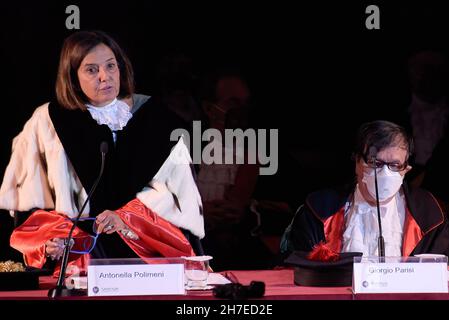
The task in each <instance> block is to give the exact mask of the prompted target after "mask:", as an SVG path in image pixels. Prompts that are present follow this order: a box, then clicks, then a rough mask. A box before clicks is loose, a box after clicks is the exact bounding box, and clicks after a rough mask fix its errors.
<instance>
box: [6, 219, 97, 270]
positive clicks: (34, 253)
mask: <svg viewBox="0 0 449 320" xmlns="http://www.w3.org/2000/svg"><path fill="white" fill-rule="evenodd" d="M71 227H72V222H71V221H70V220H69V219H68V218H67V216H65V215H62V214H60V213H57V212H56V211H44V210H37V211H35V212H33V213H32V214H31V216H30V217H28V219H27V220H26V221H25V222H24V223H23V224H22V225H20V226H19V227H17V228H16V229H15V230H14V231H13V233H12V234H11V238H10V245H11V247H13V248H15V249H16V250H18V251H20V252H21V253H22V254H23V255H24V261H25V264H26V265H27V266H32V267H35V268H42V267H43V266H44V264H45V262H46V260H47V257H46V255H45V242H47V241H48V240H50V239H53V238H65V237H67V235H68V234H69V231H70V228H71ZM73 238H74V240H75V244H74V246H73V248H74V249H75V250H83V247H82V245H81V244H82V243H84V242H85V241H91V238H90V237H89V235H88V234H87V233H86V232H84V231H82V230H81V229H79V228H75V230H74V231H73ZM80 257H81V258H82V256H80V255H79V254H70V255H69V263H68V266H69V273H68V275H70V274H72V273H77V272H76V271H86V270H87V260H86V259H87V258H86V257H84V258H82V259H80ZM73 266H76V267H77V268H78V269H76V268H72V267H73ZM70 270H72V271H73V272H70ZM58 272H59V267H57V268H56V270H55V275H57V273H58Z"/></svg>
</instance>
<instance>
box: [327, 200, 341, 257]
mask: <svg viewBox="0 0 449 320" xmlns="http://www.w3.org/2000/svg"><path fill="white" fill-rule="evenodd" d="M344 224H345V208H344V207H342V208H341V209H340V210H339V211H338V212H337V213H336V214H334V215H332V216H330V217H329V218H327V219H326V220H325V221H324V236H325V238H326V243H327V246H328V247H329V249H331V250H332V251H334V252H341V247H342V236H343V227H344Z"/></svg>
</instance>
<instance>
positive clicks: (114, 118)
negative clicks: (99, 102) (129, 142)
mask: <svg viewBox="0 0 449 320" xmlns="http://www.w3.org/2000/svg"><path fill="white" fill-rule="evenodd" d="M86 107H87V110H89V112H90V114H91V116H92V118H93V119H94V120H95V121H97V123H98V124H100V125H102V124H105V125H107V126H108V127H109V129H111V131H117V130H122V129H123V128H124V127H125V126H126V124H127V123H128V121H129V119H131V117H132V116H133V115H132V113H131V112H130V111H129V109H130V108H129V106H128V105H127V104H126V103H125V102H123V101H121V100H117V98H115V99H114V101H112V102H111V103H109V104H107V105H105V106H104V107H95V106H93V105H91V104H86Z"/></svg>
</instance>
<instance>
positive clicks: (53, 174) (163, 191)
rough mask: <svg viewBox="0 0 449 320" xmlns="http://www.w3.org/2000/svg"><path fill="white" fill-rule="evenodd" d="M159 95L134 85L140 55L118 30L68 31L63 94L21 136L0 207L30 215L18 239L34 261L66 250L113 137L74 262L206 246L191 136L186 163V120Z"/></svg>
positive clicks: (60, 80)
mask: <svg viewBox="0 0 449 320" xmlns="http://www.w3.org/2000/svg"><path fill="white" fill-rule="evenodd" d="M153 100H154V99H151V97H149V96H145V95H139V94H135V93H134V79H133V69H132V66H131V63H130V61H129V60H128V58H127V57H126V55H125V53H124V52H123V50H122V49H121V48H120V47H119V46H118V44H117V43H116V42H115V41H114V40H113V39H112V38H111V37H110V36H109V35H107V34H105V33H103V32H99V31H93V32H87V31H80V32H76V33H73V34H72V35H70V36H69V37H68V38H67V39H66V40H65V41H64V45H63V48H62V51H61V55H60V61H59V67H58V74H57V80H56V98H55V99H52V100H51V101H50V102H49V103H46V104H44V105H42V106H40V107H38V108H37V109H36V110H35V112H34V114H33V115H32V117H31V118H30V119H29V120H28V121H27V123H26V124H25V126H24V128H23V130H22V132H20V134H19V135H18V136H17V137H16V138H15V139H14V141H13V148H12V155H11V159H10V162H9V164H8V167H7V169H6V172H5V176H4V179H3V182H2V185H1V188H0V208H3V209H6V210H10V211H19V215H20V214H22V215H24V216H23V217H22V216H19V220H21V221H23V220H25V219H26V220H25V221H24V222H23V223H22V224H20V225H19V226H18V227H17V228H16V229H15V230H14V232H13V234H12V236H11V246H12V247H14V248H16V249H17V250H19V251H20V252H22V253H23V255H24V259H25V263H26V264H27V265H28V266H33V267H37V268H42V267H43V265H44V264H45V263H46V261H47V259H48V258H50V259H52V260H59V259H60V257H61V254H62V248H61V245H62V243H63V239H64V238H66V237H67V235H68V231H69V229H70V227H71V226H72V222H71V221H70V220H69V218H72V219H73V218H74V217H76V216H77V215H78V212H79V210H80V209H81V207H82V205H83V203H84V202H85V201H86V200H87V194H88V193H89V192H90V191H91V190H92V188H93V185H94V183H95V180H96V179H97V177H98V175H99V172H100V167H101V166H102V162H101V153H100V145H103V146H104V145H105V143H104V142H106V143H107V146H108V148H107V149H108V152H107V154H106V155H105V161H104V172H103V174H102V177H101V180H100V182H99V184H98V187H97V188H96V190H95V192H94V194H93V196H92V198H91V199H90V200H89V201H88V202H87V206H86V209H85V210H84V212H83V213H82V217H84V219H83V220H85V222H81V223H80V224H79V228H78V227H77V228H76V229H75V232H74V238H75V243H74V245H73V247H72V251H71V252H72V254H71V256H70V264H73V265H76V266H78V267H80V268H81V269H85V267H86V261H87V260H86V259H87V257H88V255H87V253H90V255H91V257H95V258H129V257H138V256H140V257H154V256H183V255H194V254H195V251H196V253H197V254H198V253H199V254H201V253H202V252H201V245H200V243H199V238H202V237H203V236H204V226H203V217H202V214H201V199H200V196H199V193H198V190H197V188H196V184H195V181H194V179H193V176H192V171H191V169H190V163H189V161H190V157H189V154H188V151H187V149H186V147H185V145H184V144H183V143H182V141H180V142H178V143H177V144H176V146H175V149H174V152H175V151H176V156H177V157H178V158H179V157H181V158H182V159H181V160H183V161H181V164H180V162H179V161H178V162H176V161H173V159H174V158H173V155H172V154H171V151H170V150H171V148H172V147H173V142H171V141H170V133H171V132H172V130H173V129H176V128H180V127H183V126H184V123H183V122H182V120H180V119H179V118H177V116H176V115H175V114H174V113H171V112H170V111H169V110H168V109H166V108H162V107H160V106H158V105H156V104H155V103H154V102H153ZM104 151H105V150H102V152H104ZM177 160H179V159H177ZM156 174H157V175H156ZM155 176H157V179H156V180H154V179H153V178H154V177H155ZM152 179H153V180H152ZM150 181H151V183H150ZM149 183H150V184H151V185H148V184H149ZM144 187H146V188H144ZM143 188H144V189H143ZM136 195H137V196H136ZM44 210H47V211H44ZM49 210H51V211H49ZM26 211H28V212H30V211H31V212H32V213H31V215H30V216H29V217H26V216H25V213H23V212H26ZM20 212H22V213H20ZM192 245H193V246H192Z"/></svg>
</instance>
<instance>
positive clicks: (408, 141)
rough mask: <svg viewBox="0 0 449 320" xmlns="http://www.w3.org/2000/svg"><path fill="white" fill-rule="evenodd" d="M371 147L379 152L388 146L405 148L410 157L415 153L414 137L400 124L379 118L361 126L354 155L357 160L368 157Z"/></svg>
mask: <svg viewBox="0 0 449 320" xmlns="http://www.w3.org/2000/svg"><path fill="white" fill-rule="evenodd" d="M370 147H375V148H376V150H377V152H380V151H382V150H384V149H385V148H388V147H400V148H405V149H406V150H407V159H408V158H409V157H410V156H411V155H412V153H413V139H412V137H411V136H410V135H409V134H408V133H407V131H406V130H405V129H404V128H403V127H401V126H400V125H397V124H395V123H393V122H389V121H383V120H377V121H373V122H367V123H364V124H362V125H361V126H360V128H359V130H358V132H357V136H356V141H355V149H354V153H353V155H354V156H355V158H356V159H357V160H358V159H360V158H366V156H367V153H368V152H369V148H370Z"/></svg>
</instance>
